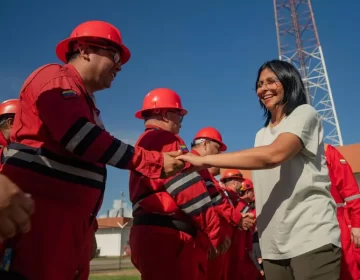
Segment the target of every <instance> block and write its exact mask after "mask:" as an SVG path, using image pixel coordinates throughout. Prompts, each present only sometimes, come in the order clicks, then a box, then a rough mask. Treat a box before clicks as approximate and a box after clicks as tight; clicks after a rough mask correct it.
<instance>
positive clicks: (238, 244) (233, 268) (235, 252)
mask: <svg viewBox="0 0 360 280" xmlns="http://www.w3.org/2000/svg"><path fill="white" fill-rule="evenodd" d="M220 181H221V182H222V183H223V184H224V189H225V192H226V194H227V195H228V197H229V199H230V200H231V203H232V204H233V205H234V207H235V208H236V209H239V210H238V211H240V212H241V213H243V214H245V213H252V211H251V207H250V206H249V205H248V203H247V202H246V201H245V200H243V199H241V198H240V195H239V193H240V191H241V188H242V183H243V181H244V177H243V175H242V173H241V171H240V170H237V169H227V170H225V171H224V172H222V175H221V177H220ZM252 214H253V213H252ZM247 235H248V233H247V231H244V230H241V229H239V228H238V229H235V230H234V231H233V236H232V243H231V244H232V246H231V248H230V250H229V251H230V252H229V262H228V269H227V273H228V279H229V280H232V279H234V280H235V279H243V278H242V277H243V274H244V272H246V268H245V267H244V265H241V264H242V263H243V262H244V260H245V255H246V254H247V246H248V242H247V240H248V239H247ZM244 279H247V278H244ZM250 280H251V279H250Z"/></svg>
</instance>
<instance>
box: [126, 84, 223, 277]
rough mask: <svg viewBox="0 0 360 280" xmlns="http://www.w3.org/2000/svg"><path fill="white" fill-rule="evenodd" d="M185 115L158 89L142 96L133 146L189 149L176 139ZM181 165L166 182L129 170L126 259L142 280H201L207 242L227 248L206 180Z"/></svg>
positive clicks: (171, 95) (171, 93) (169, 92)
mask: <svg viewBox="0 0 360 280" xmlns="http://www.w3.org/2000/svg"><path fill="white" fill-rule="evenodd" d="M186 113H187V111H186V110H185V109H184V108H183V107H182V103H181V99H180V97H179V95H178V94H177V93H176V92H175V91H173V90H171V89H168V88H157V89H154V90H152V91H150V92H149V93H148V94H147V95H146V96H145V98H144V101H143V106H142V109H141V110H139V111H138V112H136V114H135V116H136V117H137V118H139V119H142V120H144V121H145V132H144V133H143V134H142V135H141V136H140V138H139V139H138V141H137V143H136V146H137V147H143V148H144V149H148V150H154V151H159V152H166V151H173V150H178V149H181V150H182V151H183V152H184V153H187V152H188V149H187V147H186V145H185V143H184V141H183V140H182V139H181V138H180V137H179V136H178V133H179V131H180V128H181V122H182V119H183V117H184V116H185V115H186ZM189 168H190V165H186V166H185V168H184V169H183V170H182V171H181V173H179V174H177V175H175V176H173V177H171V178H169V179H166V180H159V179H151V178H146V177H144V176H142V175H141V174H139V173H137V172H134V171H132V172H131V175H130V182H129V187H130V200H131V202H132V203H133V217H134V220H133V227H132V228H131V233H130V246H131V259H132V262H133V264H134V265H135V266H136V268H137V269H138V270H139V271H140V273H141V279H143V280H150V279H151V280H152V279H157V280H168V279H177V280H202V279H205V277H206V275H205V269H206V261H207V254H208V249H209V240H210V242H211V244H212V246H213V247H214V248H216V250H217V251H218V252H219V253H223V252H225V251H226V250H227V247H228V245H229V243H228V241H227V240H226V235H225V233H224V231H223V230H222V229H221V227H220V221H219V218H218V216H217V214H216V212H215V210H214V208H213V206H212V201H211V199H210V196H209V194H208V192H207V190H206V186H205V182H204V181H203V179H202V178H201V176H200V175H199V173H198V172H192V171H189Z"/></svg>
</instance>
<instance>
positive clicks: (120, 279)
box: [89, 275, 140, 280]
mask: <svg viewBox="0 0 360 280" xmlns="http://www.w3.org/2000/svg"><path fill="white" fill-rule="evenodd" d="M89 280H140V276H106V275H92V276H90V278H89Z"/></svg>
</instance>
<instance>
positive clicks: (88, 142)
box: [35, 79, 163, 178]
mask: <svg viewBox="0 0 360 280" xmlns="http://www.w3.org/2000/svg"><path fill="white" fill-rule="evenodd" d="M56 81H57V80H56V79H55V81H52V82H50V83H49V84H48V85H46V86H45V87H44V88H43V89H42V90H41V92H40V93H39V95H38V96H35V100H36V101H35V102H36V103H35V104H36V110H37V112H36V113H37V114H38V115H39V118H40V119H41V121H42V122H43V125H44V126H45V127H44V129H46V130H48V131H49V133H50V135H51V136H52V138H53V139H54V140H55V141H56V142H58V143H60V144H61V145H62V146H63V147H64V148H65V149H66V150H68V151H70V152H71V153H73V154H75V155H76V156H78V157H80V158H82V159H83V160H86V161H89V162H98V163H103V164H108V165H111V166H114V167H117V168H120V169H129V170H133V171H137V172H139V173H141V174H143V175H144V176H146V177H150V178H159V177H160V175H161V171H162V167H163V156H162V154H161V153H159V152H154V151H152V152H150V151H145V150H143V149H142V148H134V147H133V146H131V145H127V144H125V143H124V142H122V141H121V140H119V139H116V138H115V137H113V136H111V135H110V134H109V133H108V132H107V131H106V130H104V129H102V128H100V127H99V126H98V125H96V124H94V123H93V122H91V120H90V119H89V117H88V116H89V115H90V114H89V111H90V106H89V105H88V102H87V100H86V97H85V96H84V95H82V94H79V93H77V92H75V91H73V90H68V91H66V92H67V94H66V95H64V92H65V90H64V86H63V85H62V84H61V82H59V81H58V82H56ZM57 83H60V85H57Z"/></svg>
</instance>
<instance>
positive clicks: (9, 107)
mask: <svg viewBox="0 0 360 280" xmlns="http://www.w3.org/2000/svg"><path fill="white" fill-rule="evenodd" d="M18 106H19V101H18V100H17V99H9V100H6V101H4V102H2V103H1V104H0V116H2V115H6V114H16V111H17V109H18Z"/></svg>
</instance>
